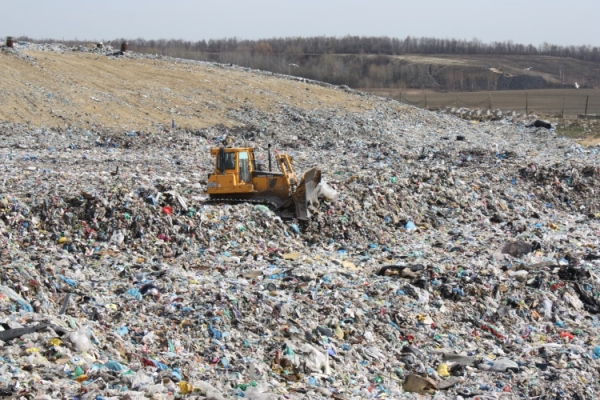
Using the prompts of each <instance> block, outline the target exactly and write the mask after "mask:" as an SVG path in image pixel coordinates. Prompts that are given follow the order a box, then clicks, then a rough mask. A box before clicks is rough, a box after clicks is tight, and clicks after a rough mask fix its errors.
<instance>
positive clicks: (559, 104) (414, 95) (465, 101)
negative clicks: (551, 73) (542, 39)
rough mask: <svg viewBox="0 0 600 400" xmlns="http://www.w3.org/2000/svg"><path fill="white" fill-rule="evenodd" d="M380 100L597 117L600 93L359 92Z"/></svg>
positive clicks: (580, 90) (569, 90)
mask: <svg viewBox="0 0 600 400" xmlns="http://www.w3.org/2000/svg"><path fill="white" fill-rule="evenodd" d="M361 90H364V91H368V92H371V93H374V94H377V95H380V96H385V97H392V98H394V99H396V100H400V101H402V102H403V103H407V104H412V105H414V106H417V107H421V108H429V109H436V108H444V107H466V108H472V109H482V110H487V109H500V110H502V111H515V112H517V113H523V114H524V113H525V112H526V111H527V113H528V114H544V115H556V116H562V115H563V113H564V116H565V117H569V116H571V117H574V116H577V115H578V114H584V113H585V106H586V101H587V102H588V107H587V113H588V115H590V114H596V115H599V114H600V89H579V90H577V89H545V90H503V91H495V92H454V93H439V92H433V91H420V90H401V89H390V88H383V89H361Z"/></svg>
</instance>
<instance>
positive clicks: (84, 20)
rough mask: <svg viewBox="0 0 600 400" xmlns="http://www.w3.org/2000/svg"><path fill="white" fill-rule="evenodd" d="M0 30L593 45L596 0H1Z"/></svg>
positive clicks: (91, 35)
mask: <svg viewBox="0 0 600 400" xmlns="http://www.w3.org/2000/svg"><path fill="white" fill-rule="evenodd" d="M0 6H1V10H2V14H3V16H2V23H1V24H0V35H2V36H7V35H8V36H22V35H25V36H29V37H33V38H55V39H75V38H77V39H86V40H101V39H116V38H122V37H123V38H128V39H131V38H144V39H161V38H164V39H186V40H192V41H196V40H201V39H205V40H208V39H221V38H230V37H237V38H239V39H260V38H271V37H289V36H304V37H306V36H322V35H325V36H338V37H340V36H346V35H358V36H389V37H397V38H405V37H406V36H408V35H410V36H416V37H421V36H426V37H436V38H452V39H473V38H477V39H479V40H481V41H483V42H494V41H508V40H512V41H513V42H515V43H523V44H530V43H531V44H534V45H539V44H541V43H544V42H548V43H551V44H558V45H588V44H589V45H593V46H600V0H568V1H565V0H561V1H558V0H519V1H517V0H504V1H489V0H478V1H473V0H412V1H406V0H405V1H400V0H369V1H363V0H215V1H203V0H169V1H166V0H162V1H158V0H119V1H117V0H102V1H98V0H0Z"/></svg>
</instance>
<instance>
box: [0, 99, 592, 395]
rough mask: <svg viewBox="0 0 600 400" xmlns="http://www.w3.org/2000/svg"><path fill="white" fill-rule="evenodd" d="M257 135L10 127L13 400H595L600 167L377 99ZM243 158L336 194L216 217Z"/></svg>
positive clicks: (506, 133) (1, 378)
mask: <svg viewBox="0 0 600 400" xmlns="http://www.w3.org/2000/svg"><path fill="white" fill-rule="evenodd" d="M373 101H374V102H375V103H376V107H375V108H374V110H373V111H366V112H365V113H350V112H348V113H345V114H344V113H343V112H342V111H339V110H325V109H320V110H313V111H306V110H300V109H293V108H290V107H282V108H281V109H279V110H273V111H272V112H270V113H261V112H259V111H257V110H253V109H251V108H246V109H244V110H232V111H231V113H232V115H234V116H235V117H236V118H237V120H238V121H239V122H240V126H239V127H238V128H236V129H232V128H226V127H224V126H215V127H212V128H210V129H205V130H201V131H200V130H196V131H186V130H185V129H173V130H171V131H169V132H167V131H165V130H164V129H163V130H160V131H159V130H157V131H156V132H120V131H117V130H115V129H108V128H106V129H102V128H98V130H96V131H87V130H74V129H48V128H29V127H26V126H21V125H8V124H4V125H1V126H0V133H1V134H0V160H1V161H2V163H1V164H0V169H1V170H2V175H1V176H0V249H1V250H0V251H1V254H0V264H1V265H2V270H1V276H0V278H1V281H0V309H1V313H0V322H1V326H2V329H3V330H2V331H0V395H2V396H5V397H6V396H9V397H14V398H34V399H51V398H80V399H138V398H139V399H141V398H147V397H151V398H156V399H169V398H176V397H177V398H179V397H189V398H200V399H201V398H208V399H223V398H228V399H232V398H238V397H243V398H247V399H283V398H291V399H315V398H335V399H365V398H384V397H385V398H394V399H399V398H407V399H421V398H438V399H442V398H455V399H460V398H479V399H500V398H540V399H542V398H543V399H570V398H572V399H577V398H578V399H591V398H596V397H597V396H598V393H599V387H598V381H599V379H600V377H599V371H600V370H599V367H600V363H599V361H598V358H599V357H600V342H599V339H600V337H599V331H598V322H599V321H598V313H599V312H600V299H599V292H600V280H599V279H600V273H599V266H600V264H599V261H598V260H599V259H600V251H599V234H600V223H599V222H600V209H599V197H598V190H599V183H600V182H599V172H600V171H599V164H598V158H599V150H600V149H598V148H597V147H596V148H584V147H581V146H579V145H577V144H576V143H575V142H573V141H570V140H567V139H564V138H560V137H556V135H555V134H554V133H553V132H552V131H547V130H543V131H540V130H536V129H530V128H524V127H523V125H516V124H513V123H512V122H511V120H501V121H490V122H483V123H479V124H474V123H471V122H468V121H463V120H459V119H458V118H455V117H452V116H449V115H442V114H436V113H430V112H427V111H419V110H417V109H414V108H412V107H405V106H401V105H398V104H396V103H394V102H390V101H384V100H377V99H375V98H373ZM226 137H229V138H230V139H231V140H232V141H233V142H234V144H238V145H242V144H243V145H252V146H255V147H256V148H257V152H261V151H262V153H261V154H262V155H261V157H263V159H264V158H266V150H264V149H266V148H267V144H268V143H272V144H273V146H274V149H276V150H278V151H285V152H287V153H289V154H290V155H292V156H293V158H294V163H295V168H296V170H297V171H305V170H307V169H308V168H311V167H319V168H321V170H322V171H323V177H324V180H325V181H326V182H327V184H328V185H329V188H330V189H331V190H328V193H327V196H324V197H322V198H321V199H320V201H319V204H318V205H314V206H312V209H311V212H312V215H313V217H312V219H311V220H310V221H309V222H308V223H301V222H300V221H295V220H286V219H282V218H281V217H280V216H278V215H277V213H275V212H273V211H272V210H270V209H269V208H267V207H265V206H262V205H254V204H240V205H227V204H211V205H208V204H204V201H205V200H206V199H207V197H206V194H205V193H204V186H205V181H206V177H207V173H208V172H210V171H211V170H212V169H213V165H214V163H213V161H212V160H211V159H210V155H209V149H210V148H211V147H213V146H217V145H219V144H220V143H222V141H223V140H224V139H225V138H226Z"/></svg>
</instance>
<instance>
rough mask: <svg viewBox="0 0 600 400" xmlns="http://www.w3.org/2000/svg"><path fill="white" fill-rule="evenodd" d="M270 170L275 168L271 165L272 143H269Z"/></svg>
mask: <svg viewBox="0 0 600 400" xmlns="http://www.w3.org/2000/svg"><path fill="white" fill-rule="evenodd" d="M268 152H269V172H273V169H272V167H271V143H269V150H268Z"/></svg>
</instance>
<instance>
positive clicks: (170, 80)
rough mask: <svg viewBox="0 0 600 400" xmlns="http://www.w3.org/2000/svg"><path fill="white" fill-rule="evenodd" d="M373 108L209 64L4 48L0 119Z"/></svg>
mask: <svg viewBox="0 0 600 400" xmlns="http://www.w3.org/2000/svg"><path fill="white" fill-rule="evenodd" d="M285 106H293V107H299V108H304V109H314V108H331V109H344V110H345V111H359V110H361V109H362V110H365V109H369V108H371V106H370V105H369V100H368V99H367V98H364V97H361V96H357V95H356V94H353V93H348V92H347V91H345V90H343V89H338V88H335V87H324V86H319V85H313V84H307V83H305V82H302V81H299V80H297V79H281V78H280V77H276V76H272V75H269V74H268V73H260V72H256V71H250V70H244V69H242V68H239V67H224V66H221V65H216V64H210V63H197V62H187V61H181V60H180V61H177V60H174V59H167V60H163V59H148V58H147V57H146V58H144V57H141V56H136V55H126V56H124V57H110V56H106V55H98V54H89V53H80V52H65V53H53V52H40V51H19V52H14V51H8V50H6V49H5V50H4V51H2V52H0V120H1V121H6V122H15V123H25V124H29V125H31V126H42V125H43V126H46V127H49V126H56V127H65V126H74V127H82V128H93V127H94V126H104V127H114V128H120V129H135V130H143V129H150V128H151V127H156V125H157V124H163V125H166V126H170V124H171V120H173V119H174V120H175V121H176V123H177V125H178V126H179V127H186V128H190V129H193V128H204V127H207V126H212V125H216V124H224V125H226V126H235V125H239V124H240V122H239V121H238V120H237V119H236V118H235V115H233V114H232V113H231V111H232V110H235V109H239V108H242V107H247V108H251V109H256V110H260V111H265V112H269V111H270V110H274V109H279V108H280V107H285Z"/></svg>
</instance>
